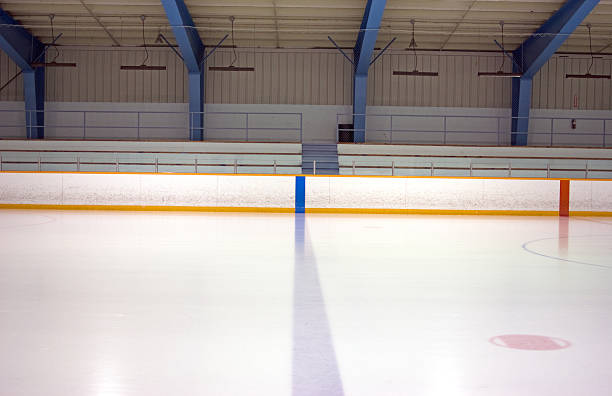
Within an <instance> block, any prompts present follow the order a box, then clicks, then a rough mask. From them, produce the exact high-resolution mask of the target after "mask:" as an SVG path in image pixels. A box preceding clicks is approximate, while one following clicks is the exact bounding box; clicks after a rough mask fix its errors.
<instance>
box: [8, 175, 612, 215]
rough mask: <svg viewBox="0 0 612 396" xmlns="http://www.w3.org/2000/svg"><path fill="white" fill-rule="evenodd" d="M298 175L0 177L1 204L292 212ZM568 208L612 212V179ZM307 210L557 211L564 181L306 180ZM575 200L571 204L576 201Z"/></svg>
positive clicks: (586, 187) (579, 192)
mask: <svg viewBox="0 0 612 396" xmlns="http://www.w3.org/2000/svg"><path fill="white" fill-rule="evenodd" d="M295 180H296V178H295V177H293V176H252V175H251V176H231V175H184V174H183V175H181V174H174V175H171V174H156V175H150V174H149V175H147V174H112V173H110V174H91V173H35V172H32V173H10V172H0V205H19V204H34V205H87V206H90V205H98V206H110V205H112V206H116V205H121V206H168V207H217V208H219V207H220V208H243V207H256V208H276V209H279V208H281V209H291V208H294V207H295ZM570 183H571V184H570V191H572V193H571V194H572V195H570V207H571V209H572V210H575V211H576V210H577V211H598V212H610V211H612V182H610V181H580V180H572V181H571V182H570ZM305 194H306V196H305V198H306V201H305V202H306V209H307V210H308V209H315V210H316V209H322V210H332V211H333V210H334V209H335V210H347V209H348V210H350V209H382V210H385V209H390V210H406V211H410V210H415V211H418V210H423V211H427V210H453V211H457V210H458V211H465V210H469V211H538V212H549V213H550V214H554V212H555V211H558V210H559V202H560V190H559V180H543V179H540V180H512V179H478V178H476V179H457V178H410V177H394V178H385V177H358V176H357V177H337V176H331V177H321V176H319V177H316V176H315V177H307V178H306V190H305ZM572 200H573V201H574V203H572Z"/></svg>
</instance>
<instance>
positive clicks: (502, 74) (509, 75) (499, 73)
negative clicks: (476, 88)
mask: <svg viewBox="0 0 612 396" xmlns="http://www.w3.org/2000/svg"><path fill="white" fill-rule="evenodd" d="M522 76H523V73H506V72H503V71H496V72H478V77H506V78H520V77H522Z"/></svg>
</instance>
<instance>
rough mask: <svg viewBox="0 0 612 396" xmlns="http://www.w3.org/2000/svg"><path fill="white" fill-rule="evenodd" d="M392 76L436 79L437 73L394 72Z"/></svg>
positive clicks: (416, 71)
mask: <svg viewBox="0 0 612 396" xmlns="http://www.w3.org/2000/svg"><path fill="white" fill-rule="evenodd" d="M393 75H394V76H416V77H438V73H437V72H420V71H418V70H413V71H402V70H394V71H393Z"/></svg>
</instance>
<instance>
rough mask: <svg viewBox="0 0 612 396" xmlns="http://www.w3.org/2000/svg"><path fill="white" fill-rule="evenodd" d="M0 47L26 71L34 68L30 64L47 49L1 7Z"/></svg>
mask: <svg viewBox="0 0 612 396" xmlns="http://www.w3.org/2000/svg"><path fill="white" fill-rule="evenodd" d="M0 49H2V50H3V51H4V52H6V54H7V55H8V56H9V57H10V58H11V59H12V60H13V62H15V63H16V64H17V66H19V67H20V68H21V69H23V70H24V71H31V70H34V69H33V68H32V66H30V64H31V63H32V62H33V61H34V59H36V58H37V57H38V56H39V55H40V54H42V53H43V51H44V50H45V46H44V45H43V44H42V43H41V42H40V41H39V40H38V39H37V38H35V37H34V36H32V35H31V34H30V33H29V32H28V31H27V30H26V29H24V28H23V26H21V24H20V23H19V22H17V21H16V20H14V19H13V17H11V16H10V15H9V14H8V13H6V12H5V11H4V10H3V9H1V8H0Z"/></svg>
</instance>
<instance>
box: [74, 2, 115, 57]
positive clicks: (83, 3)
mask: <svg viewBox="0 0 612 396" xmlns="http://www.w3.org/2000/svg"><path fill="white" fill-rule="evenodd" d="M79 2H80V3H81V5H82V6H83V8H85V9H86V10H87V13H88V14H89V15H90V16H91V17H92V18H93V19H94V20H95V21H96V22H97V23H98V25H100V27H101V28H102V29H103V30H104V32H106V34H107V35H108V37H109V38H110V39H111V40H112V41H113V43H115V45H116V46H117V47H121V43H120V42H119V41H117V39H116V38H115V36H113V34H112V33H111V32H110V31H109V30H108V28H107V27H106V26H104V24H103V23H102V21H101V20H100V18H98V16H97V15H96V14H94V12H93V11H92V10H91V8H89V7H88V6H87V4H85V2H84V1H83V0H79Z"/></svg>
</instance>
